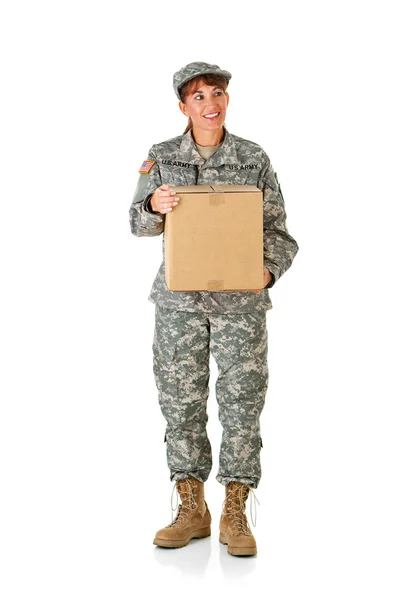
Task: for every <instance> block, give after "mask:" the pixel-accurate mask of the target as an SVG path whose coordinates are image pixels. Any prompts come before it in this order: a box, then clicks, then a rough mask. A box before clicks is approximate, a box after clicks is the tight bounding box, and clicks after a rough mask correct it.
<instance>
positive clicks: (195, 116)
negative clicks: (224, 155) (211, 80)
mask: <svg viewBox="0 0 400 600" xmlns="http://www.w3.org/2000/svg"><path fill="white" fill-rule="evenodd" d="M228 104H229V94H228V92H224V89H223V88H222V87H219V86H214V85H207V84H206V83H204V81H200V82H198V83H197V84H195V85H192V86H190V88H189V91H188V93H187V95H186V100H185V103H183V102H179V108H180V109H181V111H182V112H183V114H184V115H186V116H187V117H191V118H192V122H193V128H194V129H195V128H199V129H204V130H206V131H216V130H217V129H219V128H220V127H222V125H223V124H224V122H225V115H226V109H227V107H228ZM215 113H217V114H216V115H215ZM209 115H215V116H211V117H210V116H209Z"/></svg>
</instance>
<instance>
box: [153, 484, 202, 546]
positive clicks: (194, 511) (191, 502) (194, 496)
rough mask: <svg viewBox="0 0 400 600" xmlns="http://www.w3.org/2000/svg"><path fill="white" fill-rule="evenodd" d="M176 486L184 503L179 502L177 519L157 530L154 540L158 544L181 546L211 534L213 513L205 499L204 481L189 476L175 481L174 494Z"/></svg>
mask: <svg viewBox="0 0 400 600" xmlns="http://www.w3.org/2000/svg"><path fill="white" fill-rule="evenodd" d="M175 488H176V489H177V490H178V492H179V495H180V497H181V501H182V503H181V504H179V507H178V512H177V515H176V517H175V519H174V520H173V521H172V522H171V523H170V524H169V525H167V527H164V528H163V529H160V530H159V531H157V533H156V536H155V538H154V540H153V544H155V545H156V546H163V547H164V548H181V547H182V546H186V544H187V543H188V542H189V541H190V540H191V539H192V538H204V537H208V536H209V535H211V527H210V525H211V515H210V511H209V509H208V506H207V502H206V501H205V500H204V483H203V482H202V481H199V480H198V479H195V478H194V477H187V478H185V479H179V480H178V481H176V482H175V485H174V488H173V490H172V494H173V493H174V489H175ZM171 501H172V496H171Z"/></svg>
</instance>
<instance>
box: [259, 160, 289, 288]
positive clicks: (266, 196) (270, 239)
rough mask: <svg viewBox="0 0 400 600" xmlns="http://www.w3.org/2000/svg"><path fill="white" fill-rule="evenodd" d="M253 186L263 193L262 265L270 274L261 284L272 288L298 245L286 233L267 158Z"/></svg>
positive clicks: (282, 207)
mask: <svg viewBox="0 0 400 600" xmlns="http://www.w3.org/2000/svg"><path fill="white" fill-rule="evenodd" d="M257 187H258V188H259V189H260V190H261V191H262V192H263V235H264V266H265V267H266V268H267V269H268V270H269V271H270V273H271V275H272V279H271V281H270V282H269V283H268V285H266V286H265V287H266V288H272V287H273V286H274V285H275V283H276V282H277V281H278V279H279V277H281V276H282V275H283V274H284V273H285V271H287V270H288V269H289V267H290V266H291V264H292V262H293V259H294V257H295V256H296V254H297V252H298V250H299V246H298V244H297V242H296V240H295V239H294V238H293V237H292V236H291V235H289V232H288V229H287V225H286V211H285V202H284V199H283V195H282V190H281V186H280V184H279V181H278V177H277V174H276V173H275V172H274V170H273V167H272V165H271V162H270V160H269V159H267V161H266V165H265V166H264V167H263V169H262V170H261V173H260V178H259V181H258V185H257Z"/></svg>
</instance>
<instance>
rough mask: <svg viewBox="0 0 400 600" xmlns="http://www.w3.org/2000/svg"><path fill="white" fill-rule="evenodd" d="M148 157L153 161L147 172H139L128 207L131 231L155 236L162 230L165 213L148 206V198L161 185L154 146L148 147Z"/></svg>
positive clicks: (139, 234)
mask: <svg viewBox="0 0 400 600" xmlns="http://www.w3.org/2000/svg"><path fill="white" fill-rule="evenodd" d="M148 157H149V159H150V160H154V161H155V163H154V165H153V166H152V168H151V170H150V172H149V173H140V175H139V179H138V182H137V185H136V189H135V192H134V194H133V200H132V204H131V207H130V209H129V221H130V226H131V232H132V233H133V235H136V236H138V237H141V236H156V235H160V234H161V233H162V232H163V231H164V222H165V214H163V213H159V212H154V211H153V209H152V208H151V206H150V198H151V197H152V195H153V194H154V192H155V190H156V189H157V188H158V187H160V185H162V181H161V175H160V169H159V167H158V163H157V159H156V156H155V151H154V146H152V147H151V148H150V151H149V154H148Z"/></svg>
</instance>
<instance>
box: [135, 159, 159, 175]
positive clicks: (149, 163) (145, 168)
mask: <svg viewBox="0 0 400 600" xmlns="http://www.w3.org/2000/svg"><path fill="white" fill-rule="evenodd" d="M155 164H156V161H155V160H144V161H143V164H142V166H141V167H140V169H139V173H150V171H151V169H152V168H153V165H155Z"/></svg>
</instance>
